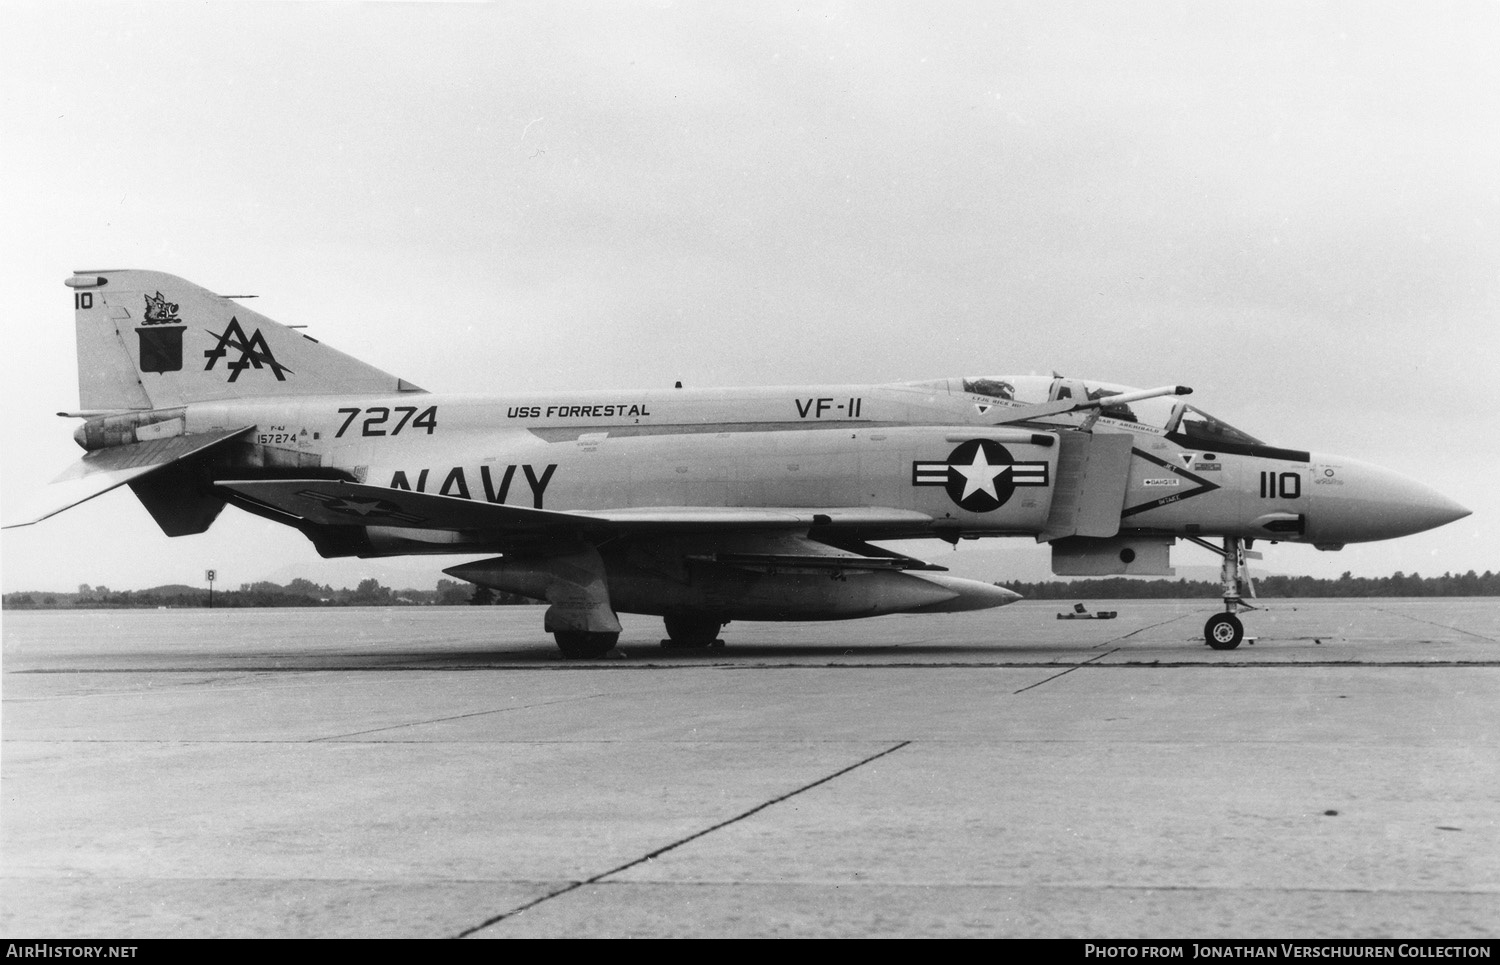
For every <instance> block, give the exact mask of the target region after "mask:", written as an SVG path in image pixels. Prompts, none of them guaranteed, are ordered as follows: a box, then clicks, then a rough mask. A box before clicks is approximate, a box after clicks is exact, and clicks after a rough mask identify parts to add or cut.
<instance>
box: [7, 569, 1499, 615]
mask: <svg viewBox="0 0 1500 965" xmlns="http://www.w3.org/2000/svg"><path fill="white" fill-rule="evenodd" d="M997 585H998V586H1003V587H1005V588H1006V589H1007V590H1014V591H1015V592H1017V593H1019V594H1021V595H1022V596H1023V597H1025V598H1026V599H1028V600H1090V599H1104V600H1177V599H1197V598H1202V597H1217V596H1219V595H1221V594H1222V593H1223V592H1224V591H1223V587H1222V586H1221V585H1220V584H1219V583H1218V582H1217V581H1208V580H1141V579H1132V578H1129V577H1123V576H1117V577H1110V578H1108V579H1102V580H1071V581H1066V580H1051V581H1047V582H1043V583H1022V582H1018V581H1007V582H1002V583H999V584H997ZM1255 588H1256V592H1257V594H1258V595H1259V596H1261V597H1266V598H1281V597H1373V596H1500V574H1497V573H1492V572H1490V571H1489V570H1485V571H1484V573H1483V574H1482V575H1480V574H1477V573H1475V572H1474V571H1473V570H1470V571H1469V572H1467V573H1464V574H1462V575H1458V576H1455V575H1453V574H1452V573H1444V574H1443V575H1442V576H1427V577H1424V576H1420V575H1418V574H1416V573H1413V574H1411V575H1410V576H1407V575H1405V574H1404V573H1401V572H1399V571H1398V572H1396V573H1395V574H1393V575H1391V576H1380V577H1363V576H1360V577H1356V576H1351V575H1350V574H1349V573H1348V572H1347V571H1346V572H1345V573H1344V575H1343V576H1340V577H1339V578H1338V579H1336V580H1321V579H1314V578H1313V577H1311V576H1262V577H1258V578H1256V580H1255ZM540 602H543V601H540V600H534V599H532V598H531V597H527V596H521V595H520V594H517V593H502V592H500V591H498V590H491V589H489V588H487V587H483V586H473V585H471V584H467V583H460V582H458V581H457V580H438V581H437V587H436V589H432V590H416V589H405V590H394V589H391V588H390V587H388V586H382V585H381V584H380V582H379V581H378V580H374V579H366V580H361V581H360V582H359V585H358V586H356V587H355V588H354V589H352V590H351V589H347V588H345V589H339V590H335V589H334V588H333V587H331V586H328V585H326V584H324V585H321V586H320V585H319V584H317V583H314V582H312V581H311V580H304V579H302V578H300V577H299V578H297V579H295V580H292V582H290V583H288V584H287V585H285V586H282V585H280V584H277V583H270V582H264V581H263V582H260V583H242V584H240V588H239V589H238V590H215V591H214V595H213V605H214V606H215V607H225V608H230V607H295V606H512V605H518V604H530V603H540ZM0 606H4V607H5V608H6V609H15V610H23V609H33V610H46V609H58V610H71V609H88V608H95V609H119V608H131V607H138V608H145V609H155V608H157V607H206V606H208V590H206V589H204V588H202V587H195V586H186V585H183V584H175V585H172V586H159V587H155V588H153V589H149V590H120V591H115V590H111V589H110V588H109V587H107V586H89V585H88V584H87V583H85V584H83V585H82V586H80V587H79V588H78V592H77V593H44V592H40V591H36V590H32V591H28V592H24V593H7V594H5V595H4V597H0Z"/></svg>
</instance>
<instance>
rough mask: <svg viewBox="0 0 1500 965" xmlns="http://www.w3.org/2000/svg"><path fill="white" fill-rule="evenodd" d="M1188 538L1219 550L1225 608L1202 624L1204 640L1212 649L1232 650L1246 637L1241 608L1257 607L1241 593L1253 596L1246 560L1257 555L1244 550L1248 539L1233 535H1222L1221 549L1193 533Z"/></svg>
mask: <svg viewBox="0 0 1500 965" xmlns="http://www.w3.org/2000/svg"><path fill="white" fill-rule="evenodd" d="M1188 539H1190V540H1192V541H1193V542H1194V543H1197V544H1198V545H1199V546H1202V547H1204V548H1205V549H1209V550H1212V551H1213V552H1215V553H1217V554H1219V556H1220V557H1222V558H1223V560H1224V565H1223V567H1222V568H1221V569H1220V571H1219V574H1220V576H1221V577H1222V579H1223V582H1224V612H1223V613H1215V614H1214V615H1213V616H1211V617H1209V618H1208V622H1207V623H1205V624H1204V625H1203V642H1204V643H1206V644H1208V645H1209V646H1210V647H1213V648H1214V649H1215V650H1233V649H1234V648H1235V647H1238V646H1239V645H1240V642H1241V641H1243V640H1244V639H1245V624H1244V623H1242V622H1241V621H1240V618H1239V613H1240V611H1241V610H1254V609H1256V608H1255V607H1253V606H1251V605H1250V604H1248V603H1246V602H1245V600H1244V597H1243V596H1241V593H1248V594H1249V595H1250V596H1252V597H1253V596H1255V584H1254V583H1252V582H1251V581H1250V574H1249V572H1248V568H1247V567H1246V566H1245V560H1246V558H1254V559H1259V558H1260V555H1259V554H1258V553H1250V552H1247V550H1246V545H1247V541H1246V540H1241V539H1238V538H1236V537H1231V536H1226V537H1224V548H1223V549H1220V548H1219V547H1217V546H1215V545H1214V544H1212V543H1210V542H1208V541H1207V540H1204V539H1199V538H1198V537H1196V536H1189V537H1188Z"/></svg>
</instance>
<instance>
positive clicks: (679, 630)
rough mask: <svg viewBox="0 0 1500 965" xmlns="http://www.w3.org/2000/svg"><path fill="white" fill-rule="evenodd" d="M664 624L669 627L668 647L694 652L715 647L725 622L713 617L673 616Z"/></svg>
mask: <svg viewBox="0 0 1500 965" xmlns="http://www.w3.org/2000/svg"><path fill="white" fill-rule="evenodd" d="M664 622H665V623H666V625H667V637H668V640H669V643H668V646H672V647H683V648H685V649H693V650H697V649H701V648H703V647H711V646H713V645H714V640H715V639H717V638H718V636H719V631H720V630H722V629H724V623H723V621H722V620H717V619H715V618H713V617H699V616H682V615H673V616H669V617H667V618H666V619H665V621H664Z"/></svg>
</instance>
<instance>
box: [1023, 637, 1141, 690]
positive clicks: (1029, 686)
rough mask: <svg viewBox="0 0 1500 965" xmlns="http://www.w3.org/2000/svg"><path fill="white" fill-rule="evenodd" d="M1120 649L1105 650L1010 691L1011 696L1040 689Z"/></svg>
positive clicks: (1120, 648)
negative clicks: (1065, 668)
mask: <svg viewBox="0 0 1500 965" xmlns="http://www.w3.org/2000/svg"><path fill="white" fill-rule="evenodd" d="M1122 649H1124V648H1123V647H1115V648H1114V649H1113V650H1106V651H1104V652H1103V653H1101V654H1099V655H1098V656H1095V657H1090V658H1088V659H1087V660H1085V661H1083V662H1082V663H1075V664H1074V665H1073V666H1071V667H1069V668H1068V669H1067V670H1064V671H1063V672H1062V673H1055V674H1053V675H1052V676H1050V677H1044V678H1043V679H1041V680H1038V681H1037V682H1036V683H1034V684H1027V685H1026V686H1024V687H1022V688H1021V689H1020V690H1016V691H1012V696H1014V695H1015V694H1024V693H1025V692H1026V691H1028V690H1031V689H1032V688H1035V687H1040V686H1041V685H1042V684H1045V683H1051V682H1052V681H1054V680H1056V679H1057V678H1058V677H1062V676H1065V675H1067V674H1070V673H1072V672H1073V671H1075V670H1077V669H1078V668H1079V667H1087V666H1088V665H1089V664H1091V663H1093V662H1094V661H1095V660H1103V659H1104V658H1105V657H1107V656H1109V655H1110V654H1112V653H1119V652H1120V651H1121V650H1122Z"/></svg>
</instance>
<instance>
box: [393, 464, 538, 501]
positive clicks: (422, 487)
mask: <svg viewBox="0 0 1500 965" xmlns="http://www.w3.org/2000/svg"><path fill="white" fill-rule="evenodd" d="M517 469H520V470H521V473H522V475H524V476H525V477H526V484H527V485H528V486H530V487H531V504H532V508H534V509H541V508H542V494H543V493H545V492H546V491H547V484H548V483H549V482H551V481H552V474H553V473H554V472H556V471H557V463H555V462H554V463H548V465H547V467H546V468H545V469H543V470H542V471H541V473H540V475H539V474H538V473H537V471H536V469H535V467H533V466H531V465H530V464H525V465H521V466H504V467H500V466H480V467H479V468H478V470H477V471H476V474H477V476H478V479H479V488H480V490H481V491H482V492H483V494H484V500H485V502H489V503H503V502H505V497H506V496H508V495H509V494H510V486H511V483H512V482H513V481H514V480H515V478H516V470H517ZM491 470H502V471H501V472H500V473H499V476H500V478H499V479H496V478H495V473H494V472H492V471H491ZM439 471H441V470H439ZM431 472H432V470H430V469H423V470H421V471H420V472H418V473H417V474H416V477H417V480H416V485H415V486H413V485H412V483H411V479H410V478H409V477H408V476H407V474H406V472H405V470H402V469H397V470H396V471H395V473H394V474H393V475H392V476H391V484H390V487H389V488H391V489H404V490H406V491H407V492H419V493H425V492H426V491H427V480H428V477H429V475H430V474H431ZM437 494H438V495H439V496H456V497H457V498H459V499H473V498H474V496H473V495H472V491H471V490H470V488H469V476H468V473H467V472H466V471H465V470H464V467H463V466H454V467H453V468H452V469H450V470H448V473H447V475H445V476H443V482H442V484H441V485H440V486H439V487H438V491H437Z"/></svg>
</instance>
